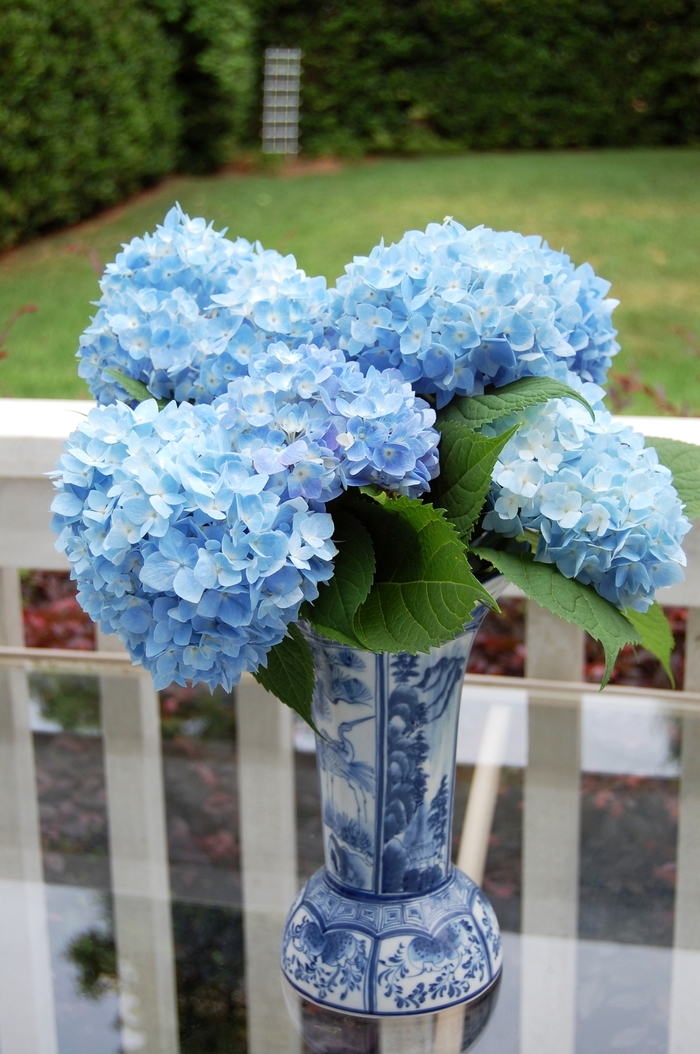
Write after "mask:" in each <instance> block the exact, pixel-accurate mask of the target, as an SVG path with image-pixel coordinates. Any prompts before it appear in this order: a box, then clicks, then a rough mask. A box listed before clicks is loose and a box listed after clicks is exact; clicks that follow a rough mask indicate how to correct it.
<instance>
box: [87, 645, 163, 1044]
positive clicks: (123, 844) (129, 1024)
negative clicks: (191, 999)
mask: <svg viewBox="0 0 700 1054" xmlns="http://www.w3.org/2000/svg"><path fill="white" fill-rule="evenodd" d="M99 647H100V650H101V651H121V650H122V645H121V643H120V642H119V641H118V639H117V638H116V637H112V636H107V635H105V634H102V633H100V634H99ZM100 695H101V706H102V731H103V736H104V752H105V773H106V781H107V812H108V818H109V845H110V867H111V874H112V891H113V896H114V924H115V935H116V945H117V961H118V966H119V984H120V1015H121V1034H122V1046H123V1047H124V1050H128V1051H143V1054H177V1052H178V1050H179V1039H178V1019H177V1000H176V990H175V965H174V950H173V933H172V919H171V914H170V884H169V879H168V847H167V838H166V827H165V802H164V793H163V764H162V756H161V747H160V721H159V713H158V697H157V695H156V693H155V691H154V690H153V684H152V681H151V678H150V676H148V675H147V674H138V673H135V674H134V676H133V677H101V678H100Z"/></svg>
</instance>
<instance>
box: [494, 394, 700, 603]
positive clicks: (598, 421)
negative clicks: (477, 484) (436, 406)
mask: <svg viewBox="0 0 700 1054" xmlns="http://www.w3.org/2000/svg"><path fill="white" fill-rule="evenodd" d="M582 393H583V395H584V396H585V397H586V398H588V400H589V402H591V403H592V404H594V405H595V407H596V413H595V422H594V421H592V420H591V417H590V415H589V414H588V412H587V410H586V409H585V408H584V407H583V406H581V405H580V404H579V403H578V402H575V401H574V400H573V399H554V400H552V401H551V402H549V403H546V404H544V405H540V406H535V407H531V408H530V409H529V410H526V411H524V413H523V414H521V415H519V419H520V420H522V421H524V423H523V424H522V426H521V427H520V429H519V430H518V432H517V433H516V434H515V435H514V436H513V438H512V439H510V440H509V441H508V443H507V444H506V446H505V447H504V449H503V451H502V453H501V456H500V459H499V461H498V462H497V464H496V467H495V469H494V472H493V481H494V482H493V485H492V488H491V493H490V496H489V497H490V505H491V509H490V511H489V512H487V514H486V516H485V517H484V524H483V525H484V529H485V530H492V531H496V532H498V533H499V534H504V535H508V536H515V535H519V534H521V533H522V532H523V531H525V530H531V531H535V532H537V535H538V538H537V551H536V554H535V559H536V560H539V561H541V562H543V563H549V564H556V566H557V567H558V569H559V570H560V571H561V573H562V574H563V575H565V576H566V577H567V578H576V579H577V580H578V581H579V582H583V583H584V584H588V585H592V586H593V587H594V588H595V589H596V590H597V591H598V593H600V595H601V596H602V597H604V598H605V599H606V600H609V601H610V602H611V603H612V604H616V605H617V606H618V607H620V608H626V607H630V608H632V609H633V610H635V611H646V610H647V609H648V608H649V607H650V605H651V604H652V603H653V601H654V594H655V592H656V590H657V589H660V588H661V587H662V586H669V585H672V584H673V583H674V582H679V581H680V580H681V579H682V578H683V572H682V570H681V568H682V567H683V566H684V565H685V562H686V560H685V554H684V553H683V550H682V549H681V541H682V539H683V537H684V535H685V534H686V533H687V532H688V531H689V530H690V523H689V522H688V520H687V519H686V517H685V516H684V515H683V505H682V503H681V501H680V500H679V498H678V495H677V493H676V491H675V489H674V487H673V485H672V476H671V471H670V469H668V468H666V467H665V466H664V465H661V464H659V459H658V456H657V453H656V451H655V450H654V448H653V447H645V446H644V437H643V436H642V435H640V434H639V433H636V432H634V431H633V430H632V429H631V428H630V427H629V426H626V425H624V424H622V423H620V422H615V421H613V420H612V417H611V416H610V414H609V413H608V412H607V411H606V410H605V409H604V408H603V406H602V403H601V402H600V399H601V398H602V396H603V394H604V393H603V391H602V389H600V388H598V387H597V386H596V385H593V384H584V385H583V386H582ZM515 420H516V419H515V418H512V419H510V418H509V419H508V420H506V419H503V420H500V421H498V422H497V423H496V425H495V426H490V428H488V429H487V428H484V429H483V431H484V432H485V433H487V432H490V433H491V434H497V433H500V432H502V431H504V430H505V429H506V428H509V427H510V426H511V425H512V424H513V423H514V422H515Z"/></svg>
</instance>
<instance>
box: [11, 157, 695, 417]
mask: <svg viewBox="0 0 700 1054" xmlns="http://www.w3.org/2000/svg"><path fill="white" fill-rule="evenodd" d="M176 199H177V200H179V201H180V202H181V204H182V206H183V207H184V208H185V209H186V210H187V211H188V212H189V213H190V214H191V215H203V216H206V217H207V218H208V219H213V220H214V221H215V224H216V226H217V227H219V226H228V227H229V232H230V233H231V235H233V236H235V235H238V234H240V235H244V236H245V237H246V238H249V239H256V238H259V239H260V240H261V241H262V243H263V244H264V245H265V246H266V247H270V248H277V249H280V250H282V251H285V252H293V253H294V254H295V255H296V257H297V260H298V262H299V264H300V265H301V266H302V267H304V268H305V269H306V270H307V272H309V273H311V274H314V273H316V274H318V273H320V274H324V275H325V276H326V277H327V278H328V280H329V282H331V283H332V282H333V281H334V279H335V278H336V277H337V276H338V275H339V274H340V273H342V270H343V266H344V264H345V262H346V261H348V260H350V259H351V258H352V256H353V254H355V253H366V252H368V251H369V249H370V248H371V247H372V246H373V245H374V244H375V243H376V242H377V241H378V240H379V238H380V237H382V236H383V237H384V238H385V240H387V241H391V240H393V239H396V238H398V237H399V236H400V235H401V233H402V232H403V231H404V230H405V229H406V228H409V227H422V226H424V225H425V224H426V223H427V222H429V221H431V220H442V218H443V217H444V216H445V215H448V214H449V215H453V216H455V217H456V218H457V219H459V220H460V221H461V222H462V223H464V224H466V225H467V226H474V225H476V224H479V223H484V224H486V225H488V226H491V227H495V228H501V229H503V228H512V229H515V230H519V231H523V232H525V233H528V234H530V233H538V234H542V235H543V236H544V237H546V238H547V239H548V241H549V243H550V244H551V245H552V246H554V247H556V248H560V247H562V246H563V247H564V248H565V249H566V250H567V252H569V253H570V255H571V256H572V257H573V259H574V260H575V261H576V262H577V263H580V262H582V261H584V260H588V261H590V263H591V264H592V265H593V266H594V267H595V269H596V271H597V272H598V273H599V274H602V275H604V276H605V277H606V278H608V279H610V281H612V283H613V289H612V295H614V296H616V297H617V298H618V299H619V300H620V301H621V305H620V307H619V308H618V310H617V311H616V313H615V319H616V322H617V325H618V327H619V330H620V340H621V343H622V347H623V351H622V353H621V354H620V356H619V357H618V359H617V363H616V367H617V369H621V370H629V369H631V368H632V367H633V366H636V367H638V368H639V369H640V372H641V374H642V376H643V378H644V380H645V381H647V382H648V383H651V384H663V385H664V386H665V388H666V391H667V394H668V397H669V399H671V400H673V401H675V402H678V403H681V402H682V403H685V404H687V405H688V406H690V407H691V408H692V409H693V410H694V411H696V412H699V413H700V381H699V380H698V375H699V374H700V359H697V358H695V357H694V356H693V355H692V354H691V353H690V352H689V350H688V345H687V343H686V342H685V341H684V339H683V337H682V336H680V335H678V334H677V333H676V332H674V327H678V326H680V327H682V328H683V329H685V330H690V331H694V332H696V333H698V334H699V335H700V150H697V151H696V150H673V149H663V150H629V151H622V150H610V151H600V152H597V151H596V152H587V153H575V152H566V153H509V154H471V155H469V154H468V155H463V156H458V157H437V158H421V159H416V160H385V161H377V162H371V161H368V162H363V163H359V164H355V165H350V164H348V165H346V166H345V167H343V168H342V169H341V170H340V171H338V172H335V173H325V174H324V173H321V172H311V173H309V174H306V175H298V176H295V177H294V178H289V177H285V176H279V175H274V174H269V175H268V174H262V175H252V176H241V175H219V176H212V177H207V178H192V177H176V178H173V179H170V180H167V181H166V182H165V183H163V184H161V185H160V186H159V187H157V188H155V189H154V190H152V191H149V192H148V193H147V194H145V195H142V196H141V197H140V198H137V199H136V200H134V201H132V202H130V203H128V204H126V205H124V206H120V207H118V208H116V209H112V210H110V211H109V212H107V213H105V214H103V215H102V216H99V217H96V218H95V219H93V220H90V221H88V222H87V223H84V224H81V225H80V226H78V227H74V228H72V229H70V230H65V231H61V232H59V233H57V234H54V235H51V236H49V237H45V238H42V239H40V240H38V241H35V242H33V243H32V244H30V245H27V246H23V247H21V248H19V249H16V250H13V251H11V252H9V253H7V254H5V255H4V256H2V257H0V329H1V328H2V324H3V322H4V320H5V319H6V318H7V317H8V316H9V315H10V314H11V313H12V312H13V311H14V310H16V309H17V308H18V307H20V306H21V305H23V304H26V303H28V302H33V303H36V304H37V305H38V310H37V312H36V313H35V314H28V315H24V316H23V317H21V318H20V319H19V320H18V321H17V323H16V325H15V326H14V328H13V329H12V332H11V334H10V337H9V339H8V340H7V344H6V347H5V350H6V351H7V358H5V359H4V360H2V361H0V395H3V396H8V395H13V396H24V397H32V396H34V397H37V396H43V397H47V396H49V397H74V398H75V397H79V396H81V395H84V394H85V388H84V386H83V384H82V382H81V381H80V380H79V379H78V377H77V375H76V372H75V366H76V363H75V360H74V358H73V355H74V352H75V349H76V347H77V341H78V336H79V334H80V332H81V330H82V329H83V327H84V326H85V324H86V323H87V321H88V318H89V315H90V314H91V312H92V310H93V309H92V308H91V306H90V301H92V300H96V299H97V297H98V295H99V291H98V287H97V276H96V274H95V273H94V271H93V270H92V268H91V265H90V261H89V252H90V251H92V250H94V252H96V253H97V254H98V256H99V259H100V260H101V261H103V262H105V261H107V260H110V259H112V258H113V257H114V255H115V253H116V251H117V250H118V248H119V244H120V242H122V241H126V240H128V239H130V238H131V237H133V236H134V235H136V234H142V233H143V232H144V231H146V230H152V229H153V228H154V226H155V224H156V223H157V222H158V221H159V220H161V219H162V217H163V215H164V214H165V212H166V210H167V209H168V208H169V207H170V205H171V204H172V203H173V202H174V201H175V200H176ZM630 409H633V410H635V411H637V412H654V410H653V407H652V404H651V403H650V401H649V400H647V399H645V397H643V396H642V397H638V398H637V400H636V401H635V403H634V404H633V406H632V407H630Z"/></svg>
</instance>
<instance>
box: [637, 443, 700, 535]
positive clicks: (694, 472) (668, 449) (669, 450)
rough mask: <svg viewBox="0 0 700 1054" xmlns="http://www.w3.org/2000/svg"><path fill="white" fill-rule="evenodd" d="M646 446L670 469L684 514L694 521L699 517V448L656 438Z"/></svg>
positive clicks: (691, 444)
mask: <svg viewBox="0 0 700 1054" xmlns="http://www.w3.org/2000/svg"><path fill="white" fill-rule="evenodd" d="M646 445H647V446H653V448H654V450H655V451H656V453H657V454H658V455H659V461H660V462H661V464H662V465H665V466H666V468H670V469H671V472H672V473H673V485H674V487H675V488H676V490H677V491H678V497H679V498H680V499H681V501H682V502H683V503H684V504H685V509H684V512H685V514H686V516H687V517H688V519H689V520H696V519H697V518H698V517H699V516H700V446H695V445H694V444H693V443H681V442H680V441H679V440H678V439H657V438H656V437H650V438H648V439H647V440H646Z"/></svg>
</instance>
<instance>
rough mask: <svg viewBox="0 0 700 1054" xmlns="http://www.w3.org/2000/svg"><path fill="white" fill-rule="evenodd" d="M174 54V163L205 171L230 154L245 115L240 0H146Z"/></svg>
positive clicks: (247, 16)
mask: <svg viewBox="0 0 700 1054" xmlns="http://www.w3.org/2000/svg"><path fill="white" fill-rule="evenodd" d="M150 5H151V7H152V10H153V11H155V12H156V14H157V15H158V17H159V18H160V19H161V21H162V23H163V27H164V29H165V31H166V33H167V34H168V36H169V38H170V40H171V41H172V43H173V46H174V47H175V49H176V54H177V72H176V74H175V84H176V88H177V93H178V103H179V108H180V115H181V122H182V128H181V138H180V145H179V151H178V167H179V168H184V169H187V170H188V171H191V172H207V171H210V170H212V169H214V168H217V167H218V166H219V165H222V164H224V163H225V162H226V161H228V160H229V159H230V158H231V155H232V154H233V152H234V151H235V149H236V147H237V146H238V144H239V143H240V140H241V137H242V136H243V135H244V134H245V132H246V127H247V125H248V123H249V120H250V113H249V110H250V104H251V101H252V88H253V71H254V60H253V52H252V40H251V38H252V28H253V20H252V16H251V12H250V9H249V7H248V5H247V3H245V0H150Z"/></svg>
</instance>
